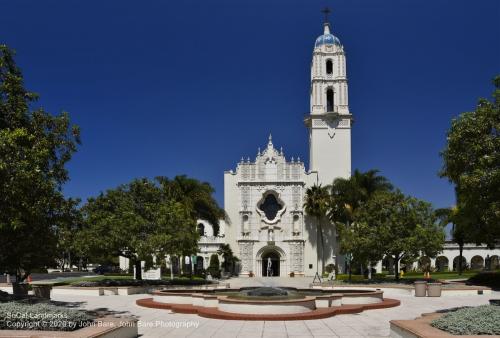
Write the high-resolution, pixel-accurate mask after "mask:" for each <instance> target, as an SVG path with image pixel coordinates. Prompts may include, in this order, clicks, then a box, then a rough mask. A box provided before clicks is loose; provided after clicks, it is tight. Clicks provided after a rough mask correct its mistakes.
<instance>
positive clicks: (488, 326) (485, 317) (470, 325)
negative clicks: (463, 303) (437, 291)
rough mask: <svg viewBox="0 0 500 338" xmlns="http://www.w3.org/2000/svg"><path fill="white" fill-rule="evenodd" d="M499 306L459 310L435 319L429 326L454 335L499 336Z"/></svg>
mask: <svg viewBox="0 0 500 338" xmlns="http://www.w3.org/2000/svg"><path fill="white" fill-rule="evenodd" d="M499 323H500V306H493V305H482V306H477V307H466V308H461V309H458V310H456V311H453V312H448V313H447V314H445V315H443V316H442V317H440V318H438V319H435V320H433V321H432V322H431V325H432V326H433V327H435V328H438V329H440V330H443V331H446V332H449V333H451V334H454V335H499V334H500V325H499Z"/></svg>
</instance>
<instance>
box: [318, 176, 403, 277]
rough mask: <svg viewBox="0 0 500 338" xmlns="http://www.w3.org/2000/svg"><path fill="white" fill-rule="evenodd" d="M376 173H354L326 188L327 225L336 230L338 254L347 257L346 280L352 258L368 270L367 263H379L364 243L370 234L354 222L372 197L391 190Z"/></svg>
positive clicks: (363, 225)
mask: <svg viewBox="0 0 500 338" xmlns="http://www.w3.org/2000/svg"><path fill="white" fill-rule="evenodd" d="M378 173H379V171H378V170H376V169H372V170H368V171H366V172H361V171H359V170H357V169H356V170H355V171H354V173H353V175H352V176H351V177H350V178H348V179H344V178H338V179H336V180H335V181H334V182H333V184H332V186H331V187H330V191H331V198H330V200H329V203H330V205H329V214H328V216H329V218H330V221H331V222H332V223H334V224H336V226H337V231H338V233H339V238H340V251H341V253H346V254H347V257H348V266H349V279H350V278H351V274H352V269H351V263H352V259H353V257H356V260H357V261H358V262H364V263H368V266H369V269H370V265H371V262H373V261H376V260H378V259H379V254H378V251H377V250H375V248H373V247H372V246H369V245H368V242H367V238H370V237H369V236H370V233H371V228H370V226H369V225H367V224H361V223H358V222H357V221H356V217H357V214H358V211H359V210H360V208H362V207H363V206H364V204H366V203H367V202H368V201H369V200H370V198H371V197H372V196H373V194H375V193H376V192H380V191H390V190H392V189H393V187H392V185H391V184H390V183H389V181H388V180H387V178H385V177H384V176H381V175H379V174H378ZM369 272H370V270H369ZM369 275H370V273H369Z"/></svg>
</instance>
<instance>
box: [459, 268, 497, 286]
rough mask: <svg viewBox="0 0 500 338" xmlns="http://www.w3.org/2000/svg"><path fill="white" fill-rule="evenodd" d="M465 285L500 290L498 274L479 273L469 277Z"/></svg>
mask: <svg viewBox="0 0 500 338" xmlns="http://www.w3.org/2000/svg"><path fill="white" fill-rule="evenodd" d="M467 284H472V285H481V286H489V287H490V288H492V289H500V272H481V273H478V274H477V275H474V276H472V277H470V278H469V279H468V280H467Z"/></svg>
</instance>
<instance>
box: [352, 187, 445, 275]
mask: <svg viewBox="0 0 500 338" xmlns="http://www.w3.org/2000/svg"><path fill="white" fill-rule="evenodd" d="M358 222H360V223H363V224H366V225H367V226H368V225H369V226H370V227H371V229H372V230H371V231H370V233H371V241H370V244H369V246H370V247H372V248H378V251H379V252H380V253H382V254H384V255H386V256H390V257H392V259H393V260H394V270H395V273H396V279H399V274H398V272H399V263H400V261H401V260H403V261H411V260H414V259H415V258H416V257H418V255H419V254H420V253H424V254H425V255H427V256H429V257H435V256H436V255H437V253H438V252H440V251H441V250H442V248H443V244H444V231H443V228H442V226H440V225H439V224H438V222H437V217H436V215H435V212H434V210H433V209H432V206H431V205H430V204H429V203H427V202H424V201H421V200H418V199H416V198H414V197H407V196H405V195H403V194H402V193H401V192H400V191H381V192H377V193H375V194H374V195H373V196H372V198H371V199H370V200H369V201H368V202H367V203H366V205H365V206H364V207H363V208H360V210H359V215H358Z"/></svg>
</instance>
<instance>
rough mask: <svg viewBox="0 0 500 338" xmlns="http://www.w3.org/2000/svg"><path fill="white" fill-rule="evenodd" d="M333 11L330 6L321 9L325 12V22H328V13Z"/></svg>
mask: <svg viewBox="0 0 500 338" xmlns="http://www.w3.org/2000/svg"><path fill="white" fill-rule="evenodd" d="M331 12H332V11H331V10H330V8H328V7H325V8H323V9H322V10H321V13H323V14H325V23H328V15H329V14H330V13H331Z"/></svg>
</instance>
